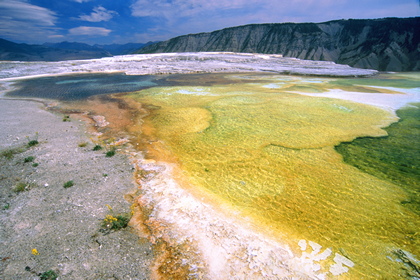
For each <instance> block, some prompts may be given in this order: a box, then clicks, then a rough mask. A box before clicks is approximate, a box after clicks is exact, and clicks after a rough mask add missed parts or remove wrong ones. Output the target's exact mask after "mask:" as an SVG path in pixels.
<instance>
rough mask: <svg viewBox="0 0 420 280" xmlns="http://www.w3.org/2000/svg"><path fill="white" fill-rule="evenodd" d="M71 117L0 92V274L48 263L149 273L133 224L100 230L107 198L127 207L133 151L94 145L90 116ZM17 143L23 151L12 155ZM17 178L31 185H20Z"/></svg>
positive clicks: (59, 269) (35, 275)
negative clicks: (87, 121) (34, 142)
mask: <svg viewBox="0 0 420 280" xmlns="http://www.w3.org/2000/svg"><path fill="white" fill-rule="evenodd" d="M70 120H71V121H70V122H63V120H62V116H59V115H54V114H52V113H50V112H48V111H46V110H44V106H43V104H41V103H38V102H32V101H22V100H19V101H18V100H6V99H0V154H1V153H3V155H2V156H0V280H6V279H40V274H41V273H44V272H46V271H49V270H53V271H54V272H55V273H56V274H57V275H58V276H59V278H58V279H150V269H149V267H150V264H151V261H152V257H153V253H152V250H151V245H150V243H149V242H148V241H147V240H146V239H142V238H139V237H138V236H137V235H136V234H135V233H134V232H133V230H132V229H130V228H129V227H127V228H125V229H122V230H119V231H112V232H110V233H108V234H105V233H103V232H101V231H100V229H101V222H102V221H103V219H104V218H105V216H106V215H107V214H110V210H109V208H108V207H107V206H106V205H110V206H111V207H112V209H113V211H114V213H123V212H124V213H128V212H130V203H129V202H127V201H126V200H125V199H124V195H125V194H127V193H129V192H130V191H132V190H134V189H135V187H136V186H135V184H134V180H133V169H132V166H131V164H130V162H129V160H128V158H127V157H126V156H125V155H124V154H122V153H118V152H117V154H116V155H115V156H113V157H105V155H104V150H101V151H93V150H92V148H93V147H94V143H92V141H91V140H90V139H89V137H90V135H89V134H87V133H86V132H85V124H84V123H83V122H81V121H78V120H75V119H70ZM35 139H37V140H38V142H39V144H37V145H35V146H33V147H30V148H28V147H27V144H28V142H29V141H30V140H35ZM84 142H86V143H87V146H85V147H79V144H80V143H84ZM13 149H20V151H19V153H16V154H14V155H13V156H12V157H10V153H9V154H8V153H7V152H10V151H11V150H13ZM5 152H6V156H5V155H4V153H5ZM7 155H8V156H7ZM30 157H33V160H32V161H30V159H31V158H30ZM25 159H26V161H27V162H25ZM34 163H35V164H34ZM70 180H72V181H73V182H74V185H73V186H72V187H69V188H64V187H63V185H64V183H65V182H67V181H70ZM19 183H21V184H26V185H27V187H26V190H24V191H21V192H17V191H16V186H18V185H19ZM33 249H36V250H37V252H38V253H39V254H38V255H36V254H35V255H34V254H33V252H32V250H33Z"/></svg>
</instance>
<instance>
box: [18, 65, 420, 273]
mask: <svg viewBox="0 0 420 280" xmlns="http://www.w3.org/2000/svg"><path fill="white" fill-rule="evenodd" d="M44 79H45V78H44ZM98 79H99V78H98V77H97V76H95V75H93V76H89V75H86V76H83V77H80V76H69V77H68V78H66V77H64V76H63V77H60V79H59V80H54V81H53V83H54V87H56V91H58V92H61V93H63V92H64V94H62V96H64V97H63V99H77V98H84V97H87V96H89V95H93V94H98V92H95V91H92V92H90V91H88V89H94V88H95V87H96V86H97V85H98V84H101V83H102V82H101V81H100V80H98ZM124 79H125V78H124ZM37 80H38V79H37ZM28 81H30V80H28ZM33 81H34V82H33V85H36V84H37V83H36V80H33ZM51 81H52V80H51ZM44 82H45V81H44ZM44 82H43V83H38V84H39V85H44V86H45V83H44ZM133 84H134V86H135V87H137V86H139V88H133V87H131V86H132V85H133ZM419 84H420V76H419V74H418V73H414V74H404V75H403V74H387V75H379V76H377V77H373V78H363V79H348V78H319V77H317V78H315V77H299V76H282V75H274V74H202V75H173V76H167V77H164V78H162V79H160V82H156V79H152V77H145V78H140V80H139V81H134V82H132V81H129V80H124V81H123V82H122V85H123V87H122V88H119V87H118V86H115V87H111V91H104V92H99V93H109V92H121V91H134V90H139V89H141V90H139V91H136V92H133V93H130V94H128V95H126V96H125V97H124V98H129V99H130V100H135V101H137V102H139V103H141V104H143V105H142V106H143V108H146V109H147V110H148V113H149V114H148V115H147V117H145V118H143V119H141V125H142V127H141V131H138V132H135V131H134V132H133V131H132V133H134V134H136V133H138V134H139V135H140V137H136V138H135V139H145V138H147V140H148V141H147V142H146V143H143V142H142V143H141V145H139V147H141V149H142V153H141V154H142V155H143V156H140V158H138V165H139V167H140V168H141V169H142V170H144V172H143V175H144V176H143V177H141V178H139V179H138V182H139V183H140V184H141V188H142V196H141V197H140V198H139V201H140V203H141V204H142V205H144V207H146V208H148V209H149V213H150V217H149V218H150V220H149V223H150V224H152V222H150V221H155V223H156V224H158V225H159V230H160V231H161V232H160V233H158V232H155V233H154V234H155V235H156V236H157V237H164V238H166V239H168V240H169V241H170V242H171V243H172V244H175V245H176V244H178V245H180V247H181V248H184V249H185V248H187V247H188V250H187V249H186V250H185V251H188V252H190V253H185V258H186V259H187V258H190V259H189V260H188V261H185V263H189V264H190V270H191V273H190V278H192V279H196V278H200V277H203V278H208V279H281V277H286V276H293V277H297V278H299V279H300V278H305V277H310V278H315V279H324V278H327V279H328V278H333V279H335V277H338V278H339V279H401V278H409V275H410V274H412V275H415V271H414V270H413V266H410V264H407V262H404V260H407V259H409V260H410V261H411V262H412V263H416V262H417V265H418V261H417V260H418V259H419V257H420V241H419V228H420V219H419V216H418V213H416V212H415V211H412V208H410V207H407V205H406V204H404V203H402V202H407V201H409V200H410V198H409V196H410V195H413V192H407V189H405V188H403V187H401V186H400V185H398V184H397V183H395V181H392V180H387V179H386V178H385V179H384V178H383V177H378V176H375V173H365V172H363V171H361V170H360V169H358V168H356V167H354V166H352V165H349V164H347V163H345V162H344V160H343V157H342V156H341V155H340V154H339V153H338V152H337V150H336V149H335V146H337V145H339V144H340V143H341V142H351V141H352V140H354V139H355V138H357V137H365V136H369V137H378V136H386V135H387V132H386V131H385V130H384V129H383V128H385V127H386V126H388V125H390V124H391V123H393V122H396V121H397V120H398V118H397V117H396V115H395V112H394V111H395V109H397V108H399V107H401V106H403V105H404V104H407V103H409V102H420V99H419V96H420V93H419V92H420V88H419ZM21 85H22V84H21ZM124 85H129V86H130V87H124ZM75 86H77V87H80V86H82V87H81V88H77V92H80V94H82V95H83V94H84V95H83V96H81V95H80V94H79V93H77V94H75V93H74V90H75V88H74V87H75ZM105 87H107V86H105ZM28 88H29V87H26V89H28ZM49 88H50V90H49V92H52V94H53V95H52V96H54V90H51V87H49ZM22 89H25V87H22ZM22 92H25V90H21V93H20V94H22ZM27 92H28V90H26V93H27ZM39 92H40V93H42V92H44V93H45V90H43V89H42V88H41V89H40V91H39ZM67 92H68V93H67ZM86 92H89V93H86ZM56 94H57V93H56ZM17 95H19V94H17ZM69 96H70V98H69ZM43 97H47V98H51V96H43ZM364 103H365V104H364ZM137 125H138V124H137ZM134 144H136V143H134ZM413 153H414V156H416V155H417V157H418V156H419V155H418V150H416V148H415V147H413ZM416 153H417V154H416ZM359 156H360V155H359ZM402 156H403V155H402ZM361 157H362V158H363V155H362V156H361ZM413 184H414V187H416V186H417V188H418V185H419V184H420V182H415V181H414V183H413ZM414 193H416V192H415V191H414ZM162 225H164V226H162ZM159 234H160V236H158V235H159Z"/></svg>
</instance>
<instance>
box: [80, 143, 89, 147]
mask: <svg viewBox="0 0 420 280" xmlns="http://www.w3.org/2000/svg"><path fill="white" fill-rule="evenodd" d="M87 145H88V142H82V143H79V147H80V148H83V147H86V146H87Z"/></svg>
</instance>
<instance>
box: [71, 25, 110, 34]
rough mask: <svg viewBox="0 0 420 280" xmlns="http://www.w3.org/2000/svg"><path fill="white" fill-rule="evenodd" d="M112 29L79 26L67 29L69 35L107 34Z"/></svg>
mask: <svg viewBox="0 0 420 280" xmlns="http://www.w3.org/2000/svg"><path fill="white" fill-rule="evenodd" d="M111 31H112V30H110V29H106V28H103V27H91V26H79V27H76V28H72V29H70V30H69V34H70V35H89V36H108V34H109V33H110V32H111Z"/></svg>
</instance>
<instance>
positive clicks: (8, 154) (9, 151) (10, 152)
mask: <svg viewBox="0 0 420 280" xmlns="http://www.w3.org/2000/svg"><path fill="white" fill-rule="evenodd" d="M24 151H25V149H24V148H22V147H21V148H14V149H7V150H4V151H2V152H1V153H0V156H2V157H5V158H7V159H12V158H13V157H14V156H15V155H16V154H20V153H23V152H24Z"/></svg>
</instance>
